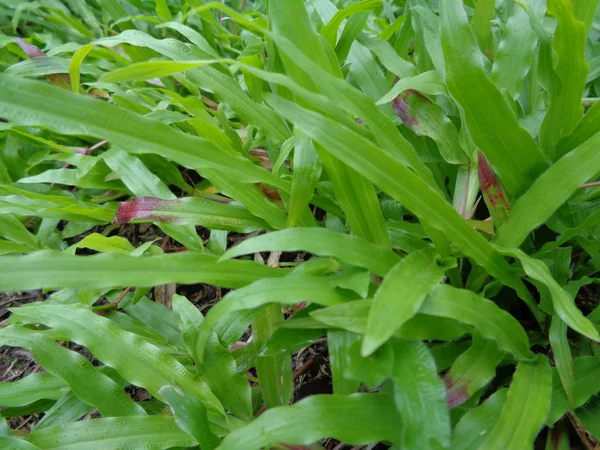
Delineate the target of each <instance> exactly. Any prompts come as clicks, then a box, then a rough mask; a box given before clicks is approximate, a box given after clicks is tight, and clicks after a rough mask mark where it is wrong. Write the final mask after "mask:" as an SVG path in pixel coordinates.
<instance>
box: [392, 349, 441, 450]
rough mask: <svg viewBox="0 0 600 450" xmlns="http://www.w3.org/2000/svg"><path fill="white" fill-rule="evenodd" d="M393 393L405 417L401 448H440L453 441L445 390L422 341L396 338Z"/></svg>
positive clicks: (416, 449)
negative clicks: (451, 439)
mask: <svg viewBox="0 0 600 450" xmlns="http://www.w3.org/2000/svg"><path fill="white" fill-rule="evenodd" d="M393 348H394V367H393V369H392V382H393V385H394V387H393V392H394V400H395V403H396V407H397V408H398V411H399V412H400V416H401V417H402V422H403V423H402V425H401V426H400V427H399V428H400V432H401V435H402V448H406V449H415V450H420V449H439V448H445V447H447V446H448V444H449V443H450V415H449V413H448V406H447V403H446V389H445V388H444V384H443V383H442V380H440V378H439V377H438V376H437V370H436V367H435V362H434V360H433V358H432V356H431V353H429V350H428V349H427V347H426V346H425V344H423V343H422V342H411V341H400V340H396V341H393Z"/></svg>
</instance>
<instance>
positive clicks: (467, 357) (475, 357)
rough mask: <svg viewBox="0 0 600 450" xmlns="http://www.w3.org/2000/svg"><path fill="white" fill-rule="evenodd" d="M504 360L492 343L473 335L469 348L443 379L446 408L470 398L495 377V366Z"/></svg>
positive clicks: (501, 353)
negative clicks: (445, 390)
mask: <svg viewBox="0 0 600 450" xmlns="http://www.w3.org/2000/svg"><path fill="white" fill-rule="evenodd" d="M503 358H504V352H501V351H499V350H498V346H497V344H496V343H495V342H494V341H491V340H487V339H482V338H481V337H480V336H479V335H478V334H477V333H475V334H474V335H473V343H472V344H471V347H469V349H468V350H467V351H466V352H464V353H463V354H462V355H460V356H459V357H458V358H457V359H456V361H454V364H452V368H451V369H450V371H449V372H448V374H447V375H446V377H445V378H444V381H445V382H446V388H447V391H448V392H447V395H448V406H449V407H450V408H454V407H456V406H458V405H460V404H462V403H464V402H466V401H467V400H468V399H469V398H470V397H472V396H473V395H474V394H475V393H476V392H477V391H478V390H479V389H481V388H483V387H484V386H485V385H486V384H488V383H489V382H490V381H491V380H492V378H494V376H495V375H496V366H497V365H498V364H500V361H502V359H503Z"/></svg>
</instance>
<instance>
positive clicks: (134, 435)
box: [27, 416, 196, 450]
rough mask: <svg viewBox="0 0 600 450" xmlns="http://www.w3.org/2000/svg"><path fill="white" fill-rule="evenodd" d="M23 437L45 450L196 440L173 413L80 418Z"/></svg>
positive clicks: (152, 449) (157, 447)
mask: <svg viewBox="0 0 600 450" xmlns="http://www.w3.org/2000/svg"><path fill="white" fill-rule="evenodd" d="M27 440H28V441H29V442H30V443H32V444H33V445H37V446H38V447H40V448H43V449H45V450H59V449H65V448H85V449H86V450H106V449H107V448H114V449H116V448H142V447H143V448H146V449H148V450H162V449H167V448H171V447H189V446H194V445H196V441H195V440H194V439H193V438H191V437H190V436H189V435H188V434H187V433H185V432H184V431H182V430H181V429H180V428H179V427H178V426H177V425H176V424H175V420H174V419H173V417H169V416H145V417H119V418H107V419H93V420H84V421H81V422H75V423H70V424H67V425H62V426H57V427H51V428H45V429H43V430H39V431H35V432H33V433H32V434H31V435H30V436H29V437H28V438H27Z"/></svg>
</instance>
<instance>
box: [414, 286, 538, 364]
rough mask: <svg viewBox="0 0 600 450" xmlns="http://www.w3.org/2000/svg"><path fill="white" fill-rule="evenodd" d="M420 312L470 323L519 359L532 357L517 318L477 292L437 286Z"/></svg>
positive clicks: (527, 341)
mask: <svg viewBox="0 0 600 450" xmlns="http://www.w3.org/2000/svg"><path fill="white" fill-rule="evenodd" d="M419 313H421V314H428V315H432V316H439V317H447V318H451V319H454V320H458V321H459V322H461V323H464V324H466V325H471V326H473V327H475V328H476V329H477V331H479V333H481V335H482V336H483V337H485V338H487V339H492V340H494V341H496V343H497V344H498V348H500V349H501V350H504V351H507V352H510V353H512V354H514V355H515V356H516V357H517V358H518V359H520V360H531V359H532V358H533V353H532V352H531V350H529V339H528V338H527V334H526V333H525V330H524V329H523V327H522V326H521V324H519V322H517V319H515V318H514V317H513V316H511V315H510V314H509V313H507V312H506V311H504V310H503V309H500V308H499V307H498V306H497V305H496V304H495V303H494V302H492V301H490V300H487V299H485V298H483V297H480V296H479V295H477V294H475V293H474V292H471V291H467V290H465V289H457V288H454V287H452V286H449V285H447V284H444V285H441V286H438V287H437V289H436V290H435V291H433V293H432V294H431V295H430V296H429V297H428V298H427V300H425V303H423V306H422V307H421V309H420V310H419Z"/></svg>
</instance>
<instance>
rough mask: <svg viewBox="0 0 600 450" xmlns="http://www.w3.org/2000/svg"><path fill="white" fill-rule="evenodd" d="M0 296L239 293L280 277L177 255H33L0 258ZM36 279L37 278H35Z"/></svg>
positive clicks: (280, 272) (249, 265)
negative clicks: (197, 287)
mask: <svg viewBox="0 0 600 450" xmlns="http://www.w3.org/2000/svg"><path fill="white" fill-rule="evenodd" d="M0 271H1V272H2V277H1V278H0V291H24V290H31V289H40V288H47V287H51V286H52V287H73V288H113V287H123V286H138V287H151V286H160V285H161V284H168V283H181V284H194V283H208V284H214V285H217V286H219V285H220V286H223V287H240V286H243V285H246V284H249V283H251V282H253V281H256V280H258V279H261V278H264V277H271V276H274V277H277V276H284V275H285V274H286V270H284V269H271V268H269V267H265V266H261V265H259V264H256V263H253V262H250V261H223V262H221V263H218V264H217V258H216V257H214V256H209V255H202V254H198V253H179V254H169V255H157V256H149V257H145V258H137V257H134V256H127V255H119V254H103V255H94V256H71V255H65V254H61V253H58V252H52V251H44V252H36V253H34V254H32V255H29V256H28V257H26V258H21V257H15V256H2V257H0ZM33 274H35V275H33Z"/></svg>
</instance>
